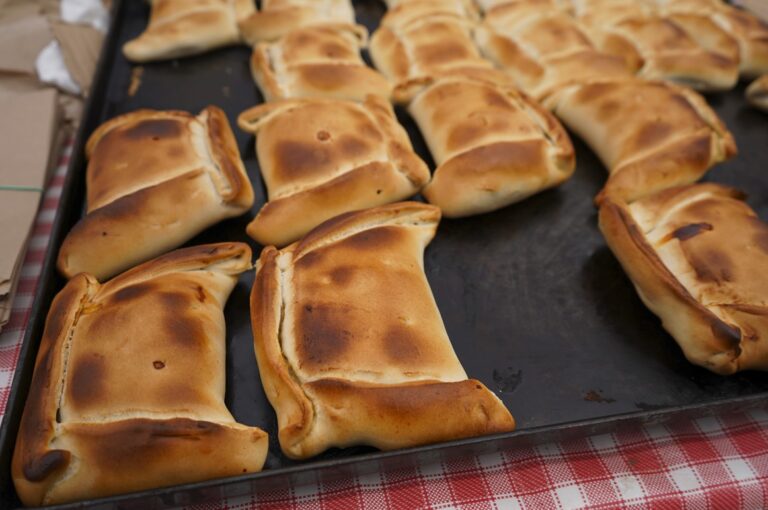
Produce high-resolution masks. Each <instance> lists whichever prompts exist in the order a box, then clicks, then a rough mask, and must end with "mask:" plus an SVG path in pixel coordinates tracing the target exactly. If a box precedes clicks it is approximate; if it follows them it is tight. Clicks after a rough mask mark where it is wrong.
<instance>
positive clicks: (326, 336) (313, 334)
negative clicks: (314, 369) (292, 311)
mask: <svg viewBox="0 0 768 510" xmlns="http://www.w3.org/2000/svg"><path fill="white" fill-rule="evenodd" d="M345 315H347V308H346V307H344V306H332V305H319V304H315V305H309V306H304V307H302V308H301V309H300V310H299V312H298V321H297V326H298V328H297V329H298V332H299V337H300V338H301V340H300V342H299V344H298V345H297V346H296V347H297V350H298V351H299V358H300V359H301V360H303V363H307V364H310V365H317V366H321V365H324V366H328V365H330V364H332V363H333V361H334V360H336V359H338V358H339V357H340V356H342V355H343V354H344V352H346V351H347V350H348V349H349V346H350V343H351V342H352V333H351V332H350V331H348V330H346V329H344V317H345Z"/></svg>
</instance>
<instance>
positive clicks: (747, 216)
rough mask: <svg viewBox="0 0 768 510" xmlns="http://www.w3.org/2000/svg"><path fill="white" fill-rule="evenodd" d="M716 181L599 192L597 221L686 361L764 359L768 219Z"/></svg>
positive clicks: (718, 368)
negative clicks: (618, 193) (633, 195)
mask: <svg viewBox="0 0 768 510" xmlns="http://www.w3.org/2000/svg"><path fill="white" fill-rule="evenodd" d="M743 198H744V197H743V195H742V194H741V193H740V192H738V191H736V190H733V189H730V188H726V187H724V186H721V185H718V184H710V183H708V184H696V185H691V186H684V187H678V188H671V189H668V190H664V191H662V192H660V193H657V194H654V195H649V196H647V197H644V198H642V199H640V200H638V201H635V202H632V203H630V204H626V203H624V202H622V201H617V200H613V199H611V198H608V199H606V200H605V201H604V202H603V203H602V204H601V207H600V229H601V230H602V232H603V235H604V236H605V239H606V241H607V242H608V245H609V246H610V247H611V250H613V253H614V254H615V255H616V257H617V258H618V259H619V261H620V262H621V265H622V266H623V267H624V270H625V271H626V273H627V275H628V276H629V278H630V279H631V280H632V283H633V284H634V285H635V288H636V289H637V293H638V294H639V296H640V298H641V299H642V300H643V302H644V303H645V304H646V306H648V308H650V309H651V311H653V312H654V313H655V314H656V315H658V316H659V318H660V319H661V321H662V324H663V326H664V328H665V329H666V330H667V331H669V333H670V334H671V335H672V336H673V337H674V338H675V340H677V342H678V344H680V347H681V348H682V349H683V352H684V354H685V356H686V358H688V360H689V361H691V362H692V363H695V364H697V365H701V366H703V367H705V368H707V369H709V370H712V371H713V372H717V373H719V374H732V373H734V372H736V371H738V370H749V369H759V370H766V369H768V273H766V271H765V267H768V225H766V224H765V223H764V222H762V221H761V220H760V219H759V218H758V217H757V215H756V214H755V212H754V211H753V210H752V209H750V207H749V206H748V205H747V204H746V203H744V202H743Z"/></svg>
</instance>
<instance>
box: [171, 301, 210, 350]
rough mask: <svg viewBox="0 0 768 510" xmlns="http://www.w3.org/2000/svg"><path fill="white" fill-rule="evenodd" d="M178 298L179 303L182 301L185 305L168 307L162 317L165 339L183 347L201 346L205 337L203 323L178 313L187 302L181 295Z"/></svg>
mask: <svg viewBox="0 0 768 510" xmlns="http://www.w3.org/2000/svg"><path fill="white" fill-rule="evenodd" d="M179 299H180V300H179V303H184V305H185V306H184V307H178V306H175V307H168V308H167V310H168V314H167V315H165V316H164V317H163V321H164V329H165V339H166V341H167V342H174V343H176V344H179V345H180V346H182V347H183V348H184V349H190V348H194V347H197V346H202V345H203V344H204V343H205V339H206V336H205V331H204V329H203V325H202V323H201V322H200V320H199V319H197V318H195V317H194V316H191V315H183V314H180V313H179V312H180V311H182V310H184V309H185V308H186V304H188V303H189V302H188V301H187V300H185V299H184V298H183V296H179Z"/></svg>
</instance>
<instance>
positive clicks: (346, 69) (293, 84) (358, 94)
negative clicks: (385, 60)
mask: <svg viewBox="0 0 768 510" xmlns="http://www.w3.org/2000/svg"><path fill="white" fill-rule="evenodd" d="M367 39H368V32H367V31H366V29H365V27H363V26H361V25H341V24H327V25H314V26H309V27H306V28H299V29H296V30H293V31H292V32H290V33H289V34H288V35H286V36H284V37H282V38H281V39H279V40H277V41H275V42H271V43H258V44H257V45H256V47H255V48H254V50H253V57H252V58H251V71H252V72H253V78H254V80H255V81H256V83H257V84H258V86H259V88H260V89H261V92H262V94H263V95H264V99H265V100H266V101H274V100H275V99H285V98H297V97H331V98H337V99H353V100H358V101H362V100H364V99H365V97H366V96H368V95H369V94H374V95H378V96H383V97H387V98H388V97H389V95H390V93H391V86H390V84H389V81H388V80H387V79H386V78H385V77H384V76H382V75H381V74H379V73H378V72H376V71H375V70H374V69H371V68H370V67H368V66H367V65H365V62H363V59H362V58H361V57H360V48H362V47H363V46H365V45H367Z"/></svg>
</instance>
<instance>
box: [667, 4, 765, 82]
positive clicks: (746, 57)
mask: <svg viewBox="0 0 768 510" xmlns="http://www.w3.org/2000/svg"><path fill="white" fill-rule="evenodd" d="M655 3H656V5H657V7H658V10H659V11H660V12H662V13H664V14H665V15H683V14H688V15H696V16H706V17H708V18H709V19H710V20H711V21H713V22H714V23H715V24H717V25H718V26H719V27H720V28H721V29H722V30H723V31H725V32H726V33H727V34H728V35H729V36H730V37H732V38H733V39H734V40H735V41H736V43H737V45H738V48H739V69H740V72H741V75H742V76H744V77H746V78H756V77H758V76H760V75H761V74H766V73H768V23H765V22H764V21H762V20H761V19H760V18H758V17H757V16H755V15H754V14H752V13H751V12H749V11H747V10H744V9H740V8H738V7H733V6H731V5H729V4H727V3H725V2H722V1H721V0H655Z"/></svg>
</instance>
